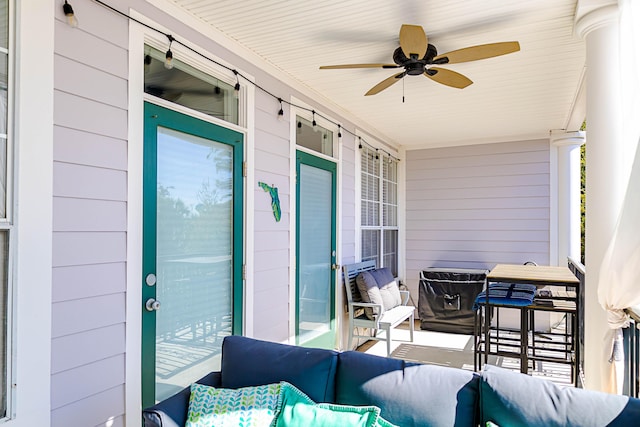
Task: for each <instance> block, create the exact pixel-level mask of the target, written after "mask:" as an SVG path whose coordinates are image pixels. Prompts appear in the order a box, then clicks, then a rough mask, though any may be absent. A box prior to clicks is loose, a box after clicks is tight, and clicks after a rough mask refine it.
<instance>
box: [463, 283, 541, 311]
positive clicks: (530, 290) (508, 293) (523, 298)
mask: <svg viewBox="0 0 640 427" xmlns="http://www.w3.org/2000/svg"><path fill="white" fill-rule="evenodd" d="M535 294H536V286H535V285H526V284H515V283H489V304H494V305H510V306H516V307H526V306H528V305H531V304H533V297H534V296H535ZM486 301H487V299H486V291H482V292H480V293H479V294H478V296H477V297H476V301H475V303H474V304H473V309H474V310H477V309H478V307H479V306H480V305H482V304H486Z"/></svg>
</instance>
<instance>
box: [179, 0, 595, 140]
mask: <svg viewBox="0 0 640 427" xmlns="http://www.w3.org/2000/svg"><path fill="white" fill-rule="evenodd" d="M170 1H172V2H173V3H175V4H176V5H177V6H179V7H181V8H182V9H184V10H185V11H187V12H188V13H190V14H192V15H194V16H195V17H197V18H198V19H200V20H201V21H204V22H205V23H207V24H209V25H211V26H212V27H214V28H215V29H217V30H218V31H220V32H222V33H223V34H224V35H226V36H228V37H229V38H231V39H233V40H235V41H237V42H238V43H240V44H242V45H244V46H245V47H246V48H248V49H250V50H252V51H253V52H255V53H256V54H257V55H259V56H261V57H262V58H264V59H265V60H266V61H268V62H269V63H271V64H273V65H274V66H275V67H277V68H279V69H281V70H282V71H283V72H285V73H287V74H288V75H290V76H291V77H292V78H294V79H296V80H298V81H299V82H301V84H303V85H304V86H306V87H308V88H310V89H311V90H313V91H315V92H317V93H319V94H321V95H322V96H323V97H324V98H326V99H329V100H331V101H332V102H333V103H335V104H337V105H338V106H339V107H340V108H341V109H342V110H345V111H347V112H349V113H350V114H351V115H352V117H357V122H358V123H366V125H367V129H365V130H367V131H369V132H370V133H373V134H374V135H377V136H380V137H381V139H383V140H386V141H387V142H390V143H395V144H398V145H401V146H404V147H406V149H408V150H410V149H415V148H424V147H436V146H438V147H442V146H452V145H462V144H472V143H486V142H491V141H496V142H499V141H508V140H518V139H529V138H540V137H546V136H548V134H549V131H551V130H557V129H566V128H567V127H568V126H569V127H572V126H573V127H574V128H573V129H568V130H577V129H576V128H575V126H579V123H578V122H579V121H580V120H581V119H582V118H583V117H582V118H581V117H578V118H576V117H572V113H573V111H574V110H575V111H578V112H579V111H584V106H583V105H580V104H582V103H584V99H583V98H584V97H582V96H580V95H579V94H580V93H581V90H580V88H581V87H582V86H583V84H584V82H583V81H582V80H583V78H584V77H583V74H584V67H585V48H584V42H583V40H581V39H580V38H579V37H578V36H577V35H576V34H575V33H574V15H575V9H576V2H577V0H536V1H522V0H401V1H398V0H396V1H392V0H241V1H238V0H217V1H210V0H170ZM402 24H413V25H421V26H422V27H423V28H424V30H425V32H426V34H427V37H428V38H429V43H431V44H433V45H435V46H436V48H437V49H438V53H446V52H448V51H451V50H456V49H460V48H464V47H467V46H472V45H478V44H485V43H494V42H501V41H513V40H516V41H518V42H520V47H521V50H520V52H516V53H512V54H509V55H504V56H500V57H495V58H490V59H485V60H480V61H474V62H468V63H461V64H452V65H446V66H443V68H449V69H451V70H453V71H457V72H459V73H462V74H464V75H466V76H467V77H469V78H470V79H471V80H473V82H474V84H472V85H471V86H469V87H467V88H465V89H454V88H451V87H448V86H443V85H440V84H438V83H435V82H434V81H432V80H430V79H427V78H425V77H423V76H406V77H405V78H404V79H403V80H404V82H399V83H396V84H395V85H393V86H392V87H390V88H389V89H387V90H385V91H383V92H382V93H380V94H378V95H374V96H367V97H365V96H364V94H365V92H367V91H368V90H369V89H370V88H371V87H372V86H374V85H375V84H377V83H378V82H380V81H382V80H384V79H385V78H387V77H389V76H391V75H393V74H395V73H397V72H398V70H388V69H387V70H383V69H347V70H320V69H318V67H319V66H320V65H335V64H350V63H393V60H392V53H393V50H394V49H395V48H396V47H398V46H399V42H398V33H399V30H400V26H401V25H402ZM403 92H404V97H405V102H403V101H402V98H403ZM317 109H318V110H319V111H321V110H322V105H319V106H317ZM579 114H580V113H579ZM576 123H578V124H577V125H576Z"/></svg>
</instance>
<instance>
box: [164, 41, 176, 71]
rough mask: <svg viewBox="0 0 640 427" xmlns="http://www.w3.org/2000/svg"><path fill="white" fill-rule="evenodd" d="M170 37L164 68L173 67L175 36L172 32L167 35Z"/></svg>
mask: <svg viewBox="0 0 640 427" xmlns="http://www.w3.org/2000/svg"><path fill="white" fill-rule="evenodd" d="M167 38H168V39H169V48H168V49H167V53H166V54H165V55H164V68H166V69H167V70H170V69H172V68H173V52H171V44H172V43H173V40H174V38H173V36H172V35H171V34H168V35H167Z"/></svg>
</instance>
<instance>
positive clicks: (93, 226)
mask: <svg viewBox="0 0 640 427" xmlns="http://www.w3.org/2000/svg"><path fill="white" fill-rule="evenodd" d="M73 6H74V10H75V12H76V14H77V16H78V17H79V19H80V20H81V22H82V23H81V27H80V28H77V29H72V28H70V27H69V26H68V25H66V23H65V22H64V20H63V16H61V15H62V14H61V11H60V10H58V8H56V11H57V13H56V15H57V16H56V18H57V19H56V23H55V56H54V129H53V132H54V146H53V156H54V164H53V196H54V199H53V201H52V202H53V230H54V235H53V267H54V268H53V283H52V299H53V305H52V316H51V322H52V323H51V331H52V343H51V346H52V354H51V367H52V377H51V406H52V412H51V425H52V426H56V427H57V426H60V427H62V426H69V425H77V426H99V425H100V426H114V427H115V426H118V425H123V424H124V421H123V414H124V412H125V391H124V388H125V386H124V382H125V381H124V378H125V340H126V334H125V321H126V319H125V307H126V304H125V295H126V288H127V284H126V255H127V252H126V251H127V248H126V232H127V225H126V221H127V136H128V123H127V120H128V117H127V114H128V113H127V105H128V102H129V97H128V90H129V89H128V82H127V78H128V73H129V67H128V52H127V46H128V43H129V42H128V28H129V23H128V22H127V20H126V19H122V18H121V17H118V16H117V15H115V14H113V13H112V12H109V11H108V10H106V9H105V8H104V7H102V6H100V5H98V4H96V3H93V2H80V3H79V4H74V5H73Z"/></svg>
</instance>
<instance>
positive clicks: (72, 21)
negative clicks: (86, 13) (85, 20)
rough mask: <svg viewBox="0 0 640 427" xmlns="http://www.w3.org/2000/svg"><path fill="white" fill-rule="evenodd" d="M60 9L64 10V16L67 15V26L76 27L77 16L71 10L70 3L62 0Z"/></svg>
mask: <svg viewBox="0 0 640 427" xmlns="http://www.w3.org/2000/svg"><path fill="white" fill-rule="evenodd" d="M62 11H63V12H64V16H66V17H67V24H69V26H70V27H72V28H76V27H77V26H78V18H77V17H76V14H75V13H74V12H73V7H71V5H70V4H69V3H67V0H64V4H63V5H62Z"/></svg>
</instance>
